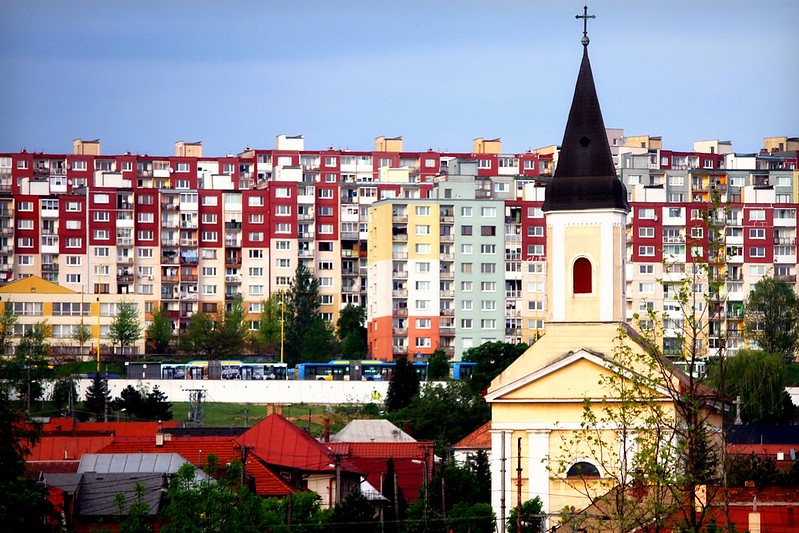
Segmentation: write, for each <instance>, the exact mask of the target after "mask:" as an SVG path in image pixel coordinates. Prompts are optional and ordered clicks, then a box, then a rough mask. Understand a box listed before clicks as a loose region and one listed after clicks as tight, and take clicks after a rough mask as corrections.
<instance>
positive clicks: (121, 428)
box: [75, 422, 180, 438]
mask: <svg viewBox="0 0 799 533" xmlns="http://www.w3.org/2000/svg"><path fill="white" fill-rule="evenodd" d="M179 425H180V424H179V423H178V422H75V431H77V432H89V431H110V432H113V434H114V435H116V436H117V437H153V438H155V434H156V433H158V431H159V429H160V428H176V427H178V426H179Z"/></svg>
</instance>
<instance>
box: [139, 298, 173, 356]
mask: <svg viewBox="0 0 799 533" xmlns="http://www.w3.org/2000/svg"><path fill="white" fill-rule="evenodd" d="M152 317H153V320H152V322H150V325H149V326H147V329H146V330H145V337H146V339H147V344H146V346H147V351H148V352H149V353H154V354H159V355H166V354H168V353H170V351H171V349H172V340H173V337H174V336H173V335H172V322H171V321H170V320H169V319H168V318H167V317H166V316H164V312H163V310H162V309H161V308H156V309H153V312H152Z"/></svg>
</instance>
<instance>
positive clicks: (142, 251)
mask: <svg viewBox="0 0 799 533" xmlns="http://www.w3.org/2000/svg"><path fill="white" fill-rule="evenodd" d="M136 255H137V256H138V257H139V258H140V259H148V258H151V257H152V256H153V249H152V248H137V249H136Z"/></svg>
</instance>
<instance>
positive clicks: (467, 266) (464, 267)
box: [461, 263, 472, 274]
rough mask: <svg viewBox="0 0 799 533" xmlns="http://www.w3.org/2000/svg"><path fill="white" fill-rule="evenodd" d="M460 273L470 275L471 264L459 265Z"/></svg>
mask: <svg viewBox="0 0 799 533" xmlns="http://www.w3.org/2000/svg"><path fill="white" fill-rule="evenodd" d="M461 272H463V273H464V274H471V273H472V264H471V263H461Z"/></svg>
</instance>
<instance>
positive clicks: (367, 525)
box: [325, 488, 379, 533]
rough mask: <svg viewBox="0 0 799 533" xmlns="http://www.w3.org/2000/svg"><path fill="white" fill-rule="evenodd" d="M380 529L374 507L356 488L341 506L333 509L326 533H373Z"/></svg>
mask: <svg viewBox="0 0 799 533" xmlns="http://www.w3.org/2000/svg"><path fill="white" fill-rule="evenodd" d="M378 529H379V523H378V521H377V520H376V519H375V512H374V507H373V506H372V504H371V503H369V500H367V499H366V496H364V495H363V494H361V491H360V490H358V489H357V488H354V489H353V490H351V491H350V493H349V494H347V496H346V497H345V498H344V500H342V501H341V502H340V503H339V504H337V505H336V506H335V507H333V509H332V512H331V513H330V515H329V517H328V520H327V524H325V531H330V532H333V533H336V532H338V533H349V532H353V533H358V532H363V533H371V532H372V531H377V530H378Z"/></svg>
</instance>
